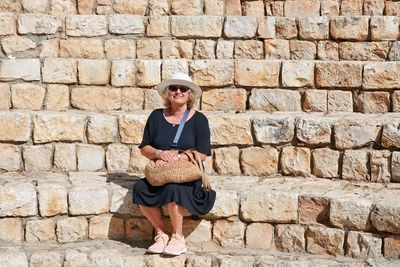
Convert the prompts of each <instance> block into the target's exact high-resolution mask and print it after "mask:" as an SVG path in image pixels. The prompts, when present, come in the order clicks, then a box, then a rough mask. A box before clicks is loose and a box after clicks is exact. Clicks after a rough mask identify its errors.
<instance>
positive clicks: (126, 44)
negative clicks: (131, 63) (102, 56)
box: [104, 39, 136, 59]
mask: <svg viewBox="0 0 400 267" xmlns="http://www.w3.org/2000/svg"><path fill="white" fill-rule="evenodd" d="M104 50H105V52H106V57H107V58H108V59H130V58H136V44H135V41H134V40H125V39H108V40H106V41H105V42H104Z"/></svg>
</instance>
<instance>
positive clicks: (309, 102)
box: [303, 90, 328, 112]
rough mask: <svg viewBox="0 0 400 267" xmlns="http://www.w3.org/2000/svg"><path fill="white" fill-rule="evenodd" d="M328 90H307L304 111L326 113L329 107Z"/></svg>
mask: <svg viewBox="0 0 400 267" xmlns="http://www.w3.org/2000/svg"><path fill="white" fill-rule="evenodd" d="M327 99H328V92H327V91H326V90H307V91H305V92H304V101H303V110H304V111H306V112H326V111H327V108H328V107H327V105H328V101H327Z"/></svg>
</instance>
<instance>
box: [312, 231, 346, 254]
mask: <svg viewBox="0 0 400 267" xmlns="http://www.w3.org/2000/svg"><path fill="white" fill-rule="evenodd" d="M306 242H307V251H308V252H310V253H312V254H324V253H326V254H329V255H334V256H337V255H343V244H344V231H343V230H340V229H332V228H326V227H315V226H310V227H309V228H308V229H307V230H306Z"/></svg>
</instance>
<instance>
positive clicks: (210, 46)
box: [194, 40, 215, 59]
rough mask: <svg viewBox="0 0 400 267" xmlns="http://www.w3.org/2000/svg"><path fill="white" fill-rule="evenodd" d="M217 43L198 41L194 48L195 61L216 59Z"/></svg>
mask: <svg viewBox="0 0 400 267" xmlns="http://www.w3.org/2000/svg"><path fill="white" fill-rule="evenodd" d="M214 51H215V41H213V40H196V45H195V47H194V58H195V59H202V58H204V59H215V52H214Z"/></svg>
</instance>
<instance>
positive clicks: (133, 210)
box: [110, 184, 141, 216]
mask: <svg viewBox="0 0 400 267" xmlns="http://www.w3.org/2000/svg"><path fill="white" fill-rule="evenodd" d="M130 187H131V189H130V190H128V189H127V188H124V187H118V188H113V189H112V190H111V201H110V202H111V206H110V212H115V213H118V214H129V215H133V216H141V212H140V211H139V207H138V206H137V205H136V204H134V203H133V202H132V199H133V193H132V188H133V185H131V184H130Z"/></svg>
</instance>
